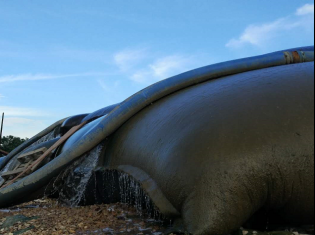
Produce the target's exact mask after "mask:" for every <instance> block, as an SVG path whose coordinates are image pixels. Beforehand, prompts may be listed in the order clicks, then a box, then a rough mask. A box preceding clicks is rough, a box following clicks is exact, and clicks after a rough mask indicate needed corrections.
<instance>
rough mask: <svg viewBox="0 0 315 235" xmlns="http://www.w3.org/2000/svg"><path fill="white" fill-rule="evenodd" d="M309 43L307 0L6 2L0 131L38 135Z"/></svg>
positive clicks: (2, 9) (2, 4)
mask: <svg viewBox="0 0 315 235" xmlns="http://www.w3.org/2000/svg"><path fill="white" fill-rule="evenodd" d="M313 44H314V1H311V0H299V1H287V0H277V1H258V0H238V1H235V0H211V1H210V0H132V1H126V0H115V1H114V0H94V1H86V0H85V1H83V0H63V1H60V0H55V1H43V0H28V1H22V0H19V1H18V0H10V1H8V0H0V112H1V113H2V112H5V115H6V118H5V125H4V135H15V136H20V137H32V136H33V135H35V134H37V133H38V132H39V131H41V130H42V129H44V128H45V127H47V126H48V125H50V124H52V123H53V122H55V121H57V120H59V119H61V118H64V117H67V116H71V115H75V114H80V113H89V112H93V111H95V110H97V109H100V108H102V107H105V106H107V105H110V104H113V103H116V102H120V101H123V100H124V99H126V98H127V97H129V96H130V95H132V94H134V93H135V92H137V91H139V90H140V89H142V88H144V87H146V86H148V85H150V84H152V83H155V82H157V81H159V80H162V79H165V78H167V77H170V76H172V75H176V74H179V73H181V72H185V71H187V70H190V69H194V68H197V67H201V66H204V65H209V64H213V63H217V62H222V61H227V60H232V59H237V58H241V57H247V56H254V55H258V54H263V53H268V52H272V51H275V50H281V49H287V48H292V47H299V46H307V45H313Z"/></svg>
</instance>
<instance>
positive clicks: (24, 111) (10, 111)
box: [0, 106, 48, 117]
mask: <svg viewBox="0 0 315 235" xmlns="http://www.w3.org/2000/svg"><path fill="white" fill-rule="evenodd" d="M0 113H5V115H6V116H11V117H43V116H47V115H48V114H47V113H45V112H42V111H40V110H37V109H31V108H21V107H12V106H0Z"/></svg>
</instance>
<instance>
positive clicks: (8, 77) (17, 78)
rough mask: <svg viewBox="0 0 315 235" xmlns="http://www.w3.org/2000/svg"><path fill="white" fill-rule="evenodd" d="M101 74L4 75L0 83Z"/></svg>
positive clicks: (98, 74) (97, 74) (0, 77)
mask: <svg viewBox="0 0 315 235" xmlns="http://www.w3.org/2000/svg"><path fill="white" fill-rule="evenodd" d="M102 75H105V74H103V73H82V74H63V75H53V74H19V75H6V76H0V83H6V82H17V81H39V80H52V79H61V78H76V77H91V76H102Z"/></svg>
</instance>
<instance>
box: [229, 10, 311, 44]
mask: <svg viewBox="0 0 315 235" xmlns="http://www.w3.org/2000/svg"><path fill="white" fill-rule="evenodd" d="M311 6H312V7H313V8H314V5H310V4H307V5H304V6H303V7H301V8H299V9H297V12H296V14H295V15H294V16H287V17H284V18H280V19H277V20H275V21H273V22H270V23H265V24H261V25H255V24H254V25H250V26H248V27H247V28H246V29H245V30H244V32H243V33H242V35H241V36H240V37H239V38H237V39H235V38H233V39H231V40H230V41H229V42H228V43H227V44H226V47H228V48H241V47H243V46H245V45H253V46H257V47H259V46H262V45H264V44H267V43H268V42H270V41H271V40H273V39H275V38H277V37H281V36H282V35H283V34H285V33H288V32H292V31H293V30H298V29H299V30H300V31H303V30H306V31H309V29H310V28H313V31H314V9H313V11H312V10H311V9H310V8H311Z"/></svg>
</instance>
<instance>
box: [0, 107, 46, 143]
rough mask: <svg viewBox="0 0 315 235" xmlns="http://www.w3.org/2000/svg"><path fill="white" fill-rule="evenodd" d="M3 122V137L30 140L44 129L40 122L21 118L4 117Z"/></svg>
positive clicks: (43, 124)
mask: <svg viewBox="0 0 315 235" xmlns="http://www.w3.org/2000/svg"><path fill="white" fill-rule="evenodd" d="M0 110H1V108H0ZM4 122H5V123H4V124H5V125H4V129H3V135H4V136H6V135H13V136H18V137H21V138H25V137H28V138H31V137H33V136H35V135H36V134H37V133H39V132H40V131H41V130H43V129H44V128H45V127H46V124H45V123H44V122H43V121H42V120H36V119H30V118H22V117H6V118H5V120H4Z"/></svg>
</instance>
